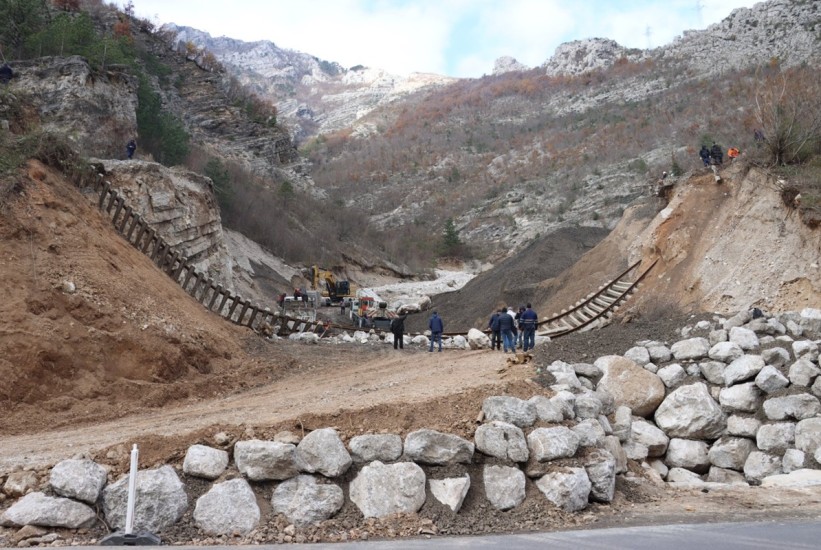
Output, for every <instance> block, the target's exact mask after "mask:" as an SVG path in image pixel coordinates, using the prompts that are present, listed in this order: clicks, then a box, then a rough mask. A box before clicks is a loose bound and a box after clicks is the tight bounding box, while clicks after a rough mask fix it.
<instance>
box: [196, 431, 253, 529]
mask: <svg viewBox="0 0 821 550" xmlns="http://www.w3.org/2000/svg"><path fill="white" fill-rule="evenodd" d="M189 450H190V447H189ZM259 517H260V512H259V506H257V499H256V496H255V495H254V491H253V490H252V489H251V486H250V485H248V482H247V481H245V480H244V479H242V478H239V479H232V480H230V481H223V482H222V483H215V484H214V485H213V486H212V487H211V489H209V490H208V492H207V493H205V494H204V495H202V496H201V497H200V498H198V499H197V504H196V506H195V507H194V523H196V525H197V527H198V528H199V529H200V530H202V531H203V532H205V533H207V534H209V535H233V534H235V533H237V534H240V535H247V534H248V533H250V532H251V531H253V530H254V529H256V528H257V525H259Z"/></svg>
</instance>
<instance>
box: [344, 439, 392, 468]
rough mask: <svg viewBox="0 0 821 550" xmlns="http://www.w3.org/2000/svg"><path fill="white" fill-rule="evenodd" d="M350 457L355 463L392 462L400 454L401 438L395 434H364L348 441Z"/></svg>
mask: <svg viewBox="0 0 821 550" xmlns="http://www.w3.org/2000/svg"><path fill="white" fill-rule="evenodd" d="M348 448H349V449H350V451H351V459H352V460H353V461H354V462H356V463H359V464H361V463H364V462H373V461H374V460H378V461H380V462H393V461H395V460H399V457H400V456H402V438H401V437H400V436H398V435H396V434H366V435H357V436H356V437H352V438H351V440H350V441H349V442H348Z"/></svg>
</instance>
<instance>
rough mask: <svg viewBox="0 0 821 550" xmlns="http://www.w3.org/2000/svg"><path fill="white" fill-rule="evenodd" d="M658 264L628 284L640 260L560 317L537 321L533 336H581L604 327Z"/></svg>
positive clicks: (558, 315) (563, 311)
mask: <svg viewBox="0 0 821 550" xmlns="http://www.w3.org/2000/svg"><path fill="white" fill-rule="evenodd" d="M657 262H658V259H656V260H654V261H653V263H651V264H650V265H649V266H647V268H646V269H644V270H643V271H642V272H641V273H639V275H638V276H637V277H636V278H635V279H632V280H631V273H633V272H635V271H636V270H637V268H638V267H639V266H640V265H641V261H640V260H639V261H638V262H636V263H634V264H633V265H631V266H630V267H628V268H627V269H626V270H624V271H623V272H622V273H621V274H619V276H618V277H616V278H615V279H613V280H612V281H610V282H609V283H608V284H606V285H603V286H601V287H600V288H599V289H598V290H597V291H595V292H592V293H590V294H589V295H588V296H587V297H586V298H584V299H582V300H579V301H578V302H576V304H575V305H574V306H573V307H571V308H570V309H568V310H562V311H561V313H558V314H554V315H553V316H551V317H548V318H547V319H544V320H542V321H540V322H539V323H538V324H537V326H538V328H537V329H536V334H537V335H539V336H549V337H550V338H558V337H560V336H564V335H565V334H570V333H571V332H579V331H580V332H584V331H585V330H591V329H594V328H599V327H602V326H604V325H606V324H607V323H609V322H610V318H611V317H613V314H614V313H615V312H616V311H617V310H618V309H619V307H620V306H621V304H622V303H624V301H625V300H627V299H628V298H629V297H630V296H632V295H633V294H634V293H635V292H636V290H638V287H639V284H640V283H641V281H642V279H644V278H645V277H646V276H647V274H648V273H650V270H651V269H653V267H654V266H655V265H656V263H657Z"/></svg>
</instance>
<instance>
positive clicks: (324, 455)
mask: <svg viewBox="0 0 821 550" xmlns="http://www.w3.org/2000/svg"><path fill="white" fill-rule="evenodd" d="M352 462H353V460H352V459H351V455H350V453H349V452H348V449H346V448H345V444H344V443H342V440H341V439H340V438H339V434H338V433H337V432H336V430H334V429H333V428H322V429H320V430H314V431H312V432H311V433H309V434H308V435H306V436H305V437H303V438H302V441H300V442H299V445H297V446H296V464H297V467H298V468H299V470H300V471H302V472H307V473H309V474H313V473H320V474H322V475H324V476H325V477H338V476H341V475H342V474H344V473H345V472H347V471H348V468H350V467H351V463H352Z"/></svg>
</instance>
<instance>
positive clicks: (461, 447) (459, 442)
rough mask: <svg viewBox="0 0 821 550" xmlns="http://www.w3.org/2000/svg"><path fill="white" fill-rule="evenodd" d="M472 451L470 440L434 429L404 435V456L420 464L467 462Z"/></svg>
mask: <svg viewBox="0 0 821 550" xmlns="http://www.w3.org/2000/svg"><path fill="white" fill-rule="evenodd" d="M473 452H474V446H473V443H471V442H470V441H468V440H466V439H463V438H461V437H459V436H457V435H452V434H446V433H442V432H437V431H435V430H416V431H414V432H411V433H409V434H408V435H407V436H406V437H405V456H406V457H408V458H409V459H410V460H413V461H414V462H420V463H422V464H431V465H445V464H457V463H464V464H469V463H470V461H471V459H472V458H473Z"/></svg>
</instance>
